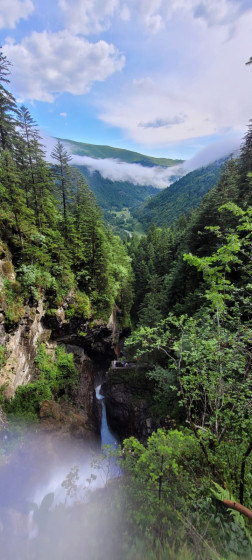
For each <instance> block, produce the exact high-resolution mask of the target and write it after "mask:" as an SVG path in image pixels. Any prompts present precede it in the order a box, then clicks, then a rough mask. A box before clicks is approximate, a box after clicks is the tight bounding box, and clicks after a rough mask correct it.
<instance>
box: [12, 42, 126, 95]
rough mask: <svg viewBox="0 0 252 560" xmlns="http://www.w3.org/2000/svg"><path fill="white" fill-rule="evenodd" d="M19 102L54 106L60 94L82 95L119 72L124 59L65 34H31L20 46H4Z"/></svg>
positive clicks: (107, 46) (103, 44)
mask: <svg viewBox="0 0 252 560" xmlns="http://www.w3.org/2000/svg"><path fill="white" fill-rule="evenodd" d="M3 51H4V53H5V54H6V55H7V57H8V59H10V60H11V61H12V63H13V83H14V85H15V86H16V88H17V90H18V92H19V96H20V98H23V99H31V100H32V99H33V100H38V101H48V102H53V100H54V99H55V96H56V95H57V94H60V93H62V92H68V93H72V94H73V95H81V94H84V93H86V92H88V91H89V89H90V88H91V86H92V83H93V82H95V81H103V80H105V79H106V78H107V77H108V76H110V75H111V74H113V73H114V72H116V71H117V70H121V69H122V67H123V65H124V57H123V56H121V55H120V54H119V53H118V51H117V49H116V48H115V46H114V45H112V44H108V43H106V42H105V41H98V42H96V43H89V42H88V41H87V40H86V39H84V38H83V37H78V36H75V35H72V34H71V33H70V32H68V31H60V32H58V33H48V32H46V31H44V32H43V33H37V32H33V33H32V34H31V35H30V36H29V37H25V38H24V39H23V40H22V41H21V43H19V44H5V45H4V46H3Z"/></svg>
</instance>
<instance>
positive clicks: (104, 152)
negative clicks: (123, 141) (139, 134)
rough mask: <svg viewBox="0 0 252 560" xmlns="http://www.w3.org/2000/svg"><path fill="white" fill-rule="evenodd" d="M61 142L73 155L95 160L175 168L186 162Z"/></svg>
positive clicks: (110, 147) (109, 147) (122, 149)
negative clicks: (115, 160)
mask: <svg viewBox="0 0 252 560" xmlns="http://www.w3.org/2000/svg"><path fill="white" fill-rule="evenodd" d="M60 140H61V141H62V142H64V143H66V144H68V145H69V146H70V148H71V153H72V154H73V155H78V156H86V157H91V158H93V159H117V160H118V159H119V160H120V161H123V162H125V163H138V164H141V165H143V166H145V167H173V166H175V165H179V164H180V163H183V162H184V160H183V159H172V158H157V157H154V156H147V155H145V154H141V153H140V152H134V151H132V150H126V149H124V148H114V147H112V146H107V145H103V144H88V143H86V142H77V141H76V140H69V139H67V138H60Z"/></svg>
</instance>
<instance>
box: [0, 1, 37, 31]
mask: <svg viewBox="0 0 252 560" xmlns="http://www.w3.org/2000/svg"><path fill="white" fill-rule="evenodd" d="M33 10H34V5H33V2H32V0H23V1H21V0H11V1H10V0H1V3H0V29H3V28H9V29H14V28H15V27H16V24H17V23H18V22H19V20H20V19H27V18H28V17H29V15H30V14H31V13H32V12H33Z"/></svg>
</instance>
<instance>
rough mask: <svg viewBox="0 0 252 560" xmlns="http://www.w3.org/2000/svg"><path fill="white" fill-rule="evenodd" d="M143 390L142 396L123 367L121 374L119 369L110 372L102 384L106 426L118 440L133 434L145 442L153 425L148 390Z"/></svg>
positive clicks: (137, 385)
mask: <svg viewBox="0 0 252 560" xmlns="http://www.w3.org/2000/svg"><path fill="white" fill-rule="evenodd" d="M125 369H126V368H125ZM144 393H145V394H144V397H143V388H142V386H141V384H140V385H139V384H138V383H137V381H136V382H134V380H132V378H131V379H130V378H129V379H128V380H127V373H126V371H125V370H124V372H123V375H122V376H121V375H120V372H118V370H117V371H116V373H115V374H114V375H113V374H111V373H110V374H109V375H108V376H107V379H106V381H105V383H104V384H103V385H102V394H104V396H105V399H106V410H107V420H108V425H109V427H110V429H111V430H113V431H115V432H116V433H117V434H118V435H119V437H120V438H121V440H123V439H124V438H126V437H130V436H135V437H137V438H138V439H139V440H140V441H145V440H146V439H147V438H148V437H149V435H150V434H151V433H152V431H153V429H154V428H155V427H156V426H154V422H153V419H152V415H151V411H150V398H148V391H144Z"/></svg>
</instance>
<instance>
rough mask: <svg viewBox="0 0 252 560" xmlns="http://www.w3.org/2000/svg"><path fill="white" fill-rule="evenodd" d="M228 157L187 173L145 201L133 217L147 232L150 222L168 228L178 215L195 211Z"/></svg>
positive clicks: (215, 180) (216, 180) (216, 178)
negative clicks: (193, 209)
mask: <svg viewBox="0 0 252 560" xmlns="http://www.w3.org/2000/svg"><path fill="white" fill-rule="evenodd" d="M227 159H228V158H227V157H225V158H222V159H220V160H217V161H215V162H214V163H211V164H210V165H207V166H206V167H201V168H200V169H196V170H195V171H192V172H191V173H188V174H187V175H185V176H184V177H182V178H181V179H179V180H178V181H175V183H172V185H171V186H170V187H167V188H166V189H163V190H162V191H161V192H159V193H158V194H156V195H155V196H154V197H152V198H151V200H147V201H146V202H144V203H143V204H142V205H141V206H140V207H139V208H138V209H137V210H136V211H135V212H134V217H135V218H136V219H137V220H138V221H139V222H140V223H141V224H142V225H143V227H144V230H145V231H147V230H148V229H149V227H150V225H151V224H152V223H154V224H156V225H157V226H160V227H163V226H170V225H171V224H172V223H173V222H174V221H175V220H176V219H177V218H179V217H180V216H181V214H187V212H189V210H191V209H192V208H196V207H197V206H198V204H199V203H200V201H201V199H202V198H203V196H204V195H205V194H206V193H207V191H209V189H211V188H212V187H213V186H214V185H216V183H217V182H218V179H219V176H220V172H221V168H222V165H223V163H224V162H225V161H226V160H227Z"/></svg>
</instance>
